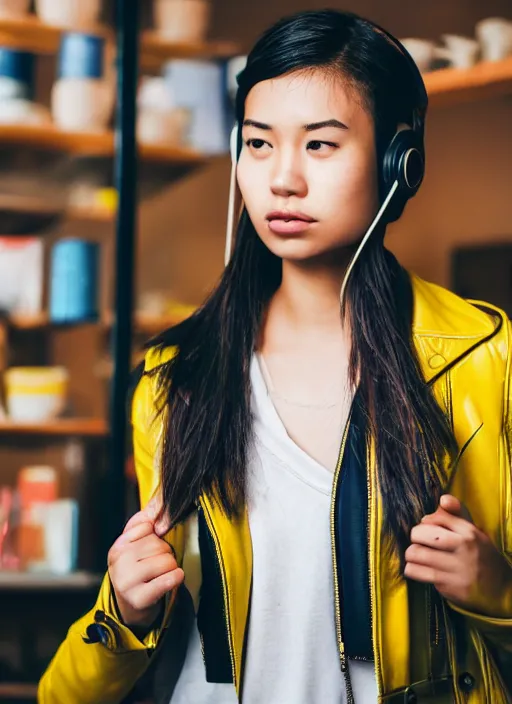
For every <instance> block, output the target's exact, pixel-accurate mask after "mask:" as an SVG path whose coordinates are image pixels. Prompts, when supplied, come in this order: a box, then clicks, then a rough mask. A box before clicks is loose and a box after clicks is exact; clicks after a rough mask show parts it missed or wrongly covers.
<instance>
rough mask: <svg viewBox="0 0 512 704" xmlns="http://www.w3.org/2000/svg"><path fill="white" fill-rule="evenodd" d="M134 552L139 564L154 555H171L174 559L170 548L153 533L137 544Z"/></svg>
mask: <svg viewBox="0 0 512 704" xmlns="http://www.w3.org/2000/svg"><path fill="white" fill-rule="evenodd" d="M136 552H137V561H139V562H140V561H141V560H146V559H147V558H148V557H155V556H156V555H172V556H173V557H174V558H175V555H174V554H173V552H172V548H171V546H170V545H169V544H168V543H166V542H165V540H162V539H161V538H159V537H158V536H157V535H155V534H154V533H153V534H152V535H150V536H148V537H147V538H145V539H144V540H141V541H139V542H138V543H137V546H136Z"/></svg>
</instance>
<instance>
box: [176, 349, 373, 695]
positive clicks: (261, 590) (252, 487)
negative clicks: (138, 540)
mask: <svg viewBox="0 0 512 704" xmlns="http://www.w3.org/2000/svg"><path fill="white" fill-rule="evenodd" d="M251 382H252V391H253V412H254V435H255V442H254V447H253V448H252V451H251V455H250V458H249V465H248V471H249V506H248V509H249V524H250V530H251V538H252V546H253V585H252V602H251V615H250V622H249V631H248V641H247V654H246V662H245V671H244V687H243V704H325V703H326V702H329V704H336V703H340V704H341V703H343V702H345V701H346V697H345V684H344V678H343V674H342V672H341V669H340V660H339V655H338V647H337V642H336V628H335V616H334V589H333V568H332V546H331V534H330V507H331V491H332V482H333V474H332V471H330V470H329V469H327V468H325V467H323V466H322V465H321V464H319V463H318V462H317V461H316V460H314V459H313V458H312V457H311V456H310V455H308V454H307V453H306V452H305V451H304V450H302V449H301V448H300V447H299V446H298V445H297V444H296V443H295V442H294V441H293V440H292V439H291V438H290V436H289V435H288V433H287V431H286V429H285V426H284V425H283V422H282V420H281V418H280V417H279V415H278V413H277V411H276V408H275V407H274V405H273V403H272V400H271V398H270V396H269V394H268V391H267V386H266V384H265V380H264V377H263V375H262V372H261V368H260V365H259V363H258V360H257V357H256V356H255V357H254V359H253V362H252V367H251ZM350 674H351V679H352V685H353V690H354V697H355V701H356V704H374V703H375V702H376V701H377V688H376V681H375V671H374V666H373V663H363V662H351V663H350ZM236 702H237V698H236V694H235V690H234V687H233V685H227V684H213V683H207V682H206V680H205V672H204V665H203V660H202V655H201V647H200V639H199V635H198V632H197V628H196V629H194V630H193V633H192V634H191V638H190V643H189V648H188V651H187V657H186V661H185V665H184V668H183V671H182V673H181V675H180V679H179V681H178V684H177V687H176V689H175V692H174V695H173V697H172V704H236Z"/></svg>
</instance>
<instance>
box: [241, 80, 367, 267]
mask: <svg viewBox="0 0 512 704" xmlns="http://www.w3.org/2000/svg"><path fill="white" fill-rule="evenodd" d="M242 134H243V148H242V153H241V155H240V160H239V163H238V171H237V174H238V183H239V186H240V190H241V193H242V197H243V199H244V202H245V205H246V208H247V211H248V213H249V216H250V218H251V220H252V223H253V225H254V227H255V229H256V231H257V233H258V235H259V236H260V237H261V239H262V240H263V242H264V243H265V244H266V245H267V247H268V248H269V249H270V250H271V251H272V252H273V253H274V254H276V255H277V256H279V257H281V258H282V259H285V260H295V261H307V260H310V259H315V258H317V257H321V256H322V255H325V254H326V253H335V252H336V251H337V250H341V249H343V248H344V247H347V246H349V245H353V244H354V243H356V242H358V241H359V240H360V239H361V238H362V236H363V235H364V233H365V231H366V230H367V229H368V227H369V226H370V224H371V222H372V220H373V218H374V217H375V215H376V212H377V210H378V205H379V203H378V181H377V168H376V152H375V136H374V125H373V119H372V117H371V115H370V114H369V112H368V111H367V110H366V109H365V108H364V107H363V101H362V99H361V97H360V96H359V94H358V93H357V91H356V90H355V89H354V88H351V87H350V86H347V85H345V84H344V82H343V81H342V80H341V79H338V78H336V77H333V75H332V74H330V73H326V72H325V71H322V70H320V69H319V70H314V71H307V72H306V71H300V72H299V71H298V72H294V73H290V74H287V75H285V76H281V77H279V78H276V79H273V80H268V81H263V82H261V83H258V84H257V85H256V86H254V88H252V90H251V91H250V93H249V95H248V96H247V100H246V103H245V120H244V125H243V133H242Z"/></svg>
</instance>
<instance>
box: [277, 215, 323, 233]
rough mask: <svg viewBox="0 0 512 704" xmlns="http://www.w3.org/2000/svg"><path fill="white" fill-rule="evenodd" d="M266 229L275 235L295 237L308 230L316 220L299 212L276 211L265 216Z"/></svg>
mask: <svg viewBox="0 0 512 704" xmlns="http://www.w3.org/2000/svg"><path fill="white" fill-rule="evenodd" d="M266 219H267V222H268V227H269V230H271V232H274V233H275V234H277V235H296V234H299V233H301V232H305V231H306V230H308V229H309V228H310V227H311V225H313V224H314V223H315V222H316V220H315V219H314V218H311V217H309V215H305V214H304V213H299V212H286V211H281V210H276V211H273V212H271V213H269V214H268V215H267V218H266Z"/></svg>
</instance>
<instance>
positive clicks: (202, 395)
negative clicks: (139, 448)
mask: <svg viewBox="0 0 512 704" xmlns="http://www.w3.org/2000/svg"><path fill="white" fill-rule="evenodd" d="M314 67H318V68H325V69H326V70H329V71H332V70H336V71H338V72H339V74H340V75H341V76H342V77H343V78H344V79H345V80H348V81H349V82H350V83H351V84H353V86H354V88H355V89H356V90H357V91H358V94H359V95H360V96H361V97H362V98H363V100H364V103H365V106H366V107H367V109H368V110H369V111H370V112H371V114H372V115H373V118H374V123H375V136H376V145H377V154H378V158H379V159H381V158H382V155H383V152H384V150H385V148H386V146H387V145H388V144H389V141H390V140H391V138H392V136H393V134H394V133H395V130H396V127H397V125H398V124H399V123H400V122H406V123H408V124H411V119H412V117H411V116H412V113H413V110H414V108H415V107H417V102H418V95H417V85H415V83H414V80H413V76H412V73H411V66H410V65H409V64H408V62H407V60H406V58H405V57H404V55H403V54H401V52H400V50H399V49H398V48H397V47H395V46H393V44H392V43H391V42H390V41H389V39H388V38H386V36H385V35H383V34H382V33H381V32H379V31H378V30H376V28H375V26H374V25H372V24H371V23H370V22H368V21H366V20H364V19H362V18H360V17H358V16H356V15H353V14H350V13H344V12H337V11H330V10H328V11H322V12H304V13H301V14H298V15H295V16H293V17H291V18H287V19H284V20H281V21H280V22H279V23H278V24H276V25H275V26H274V27H272V28H271V29H270V30H269V31H267V32H266V33H265V34H264V35H263V36H262V38H261V39H260V40H259V41H258V42H257V43H256V45H255V47H254V49H253V50H252V52H251V53H250V55H249V57H248V61H247V66H246V68H245V69H244V71H243V72H242V74H241V75H240V76H239V90H238V95H237V117H238V120H239V121H242V119H243V114H244V105H245V99H246V97H247V94H248V93H249V91H250V90H251V88H252V87H253V86H254V85H255V84H257V83H259V82H260V81H263V80H267V79H271V78H275V77H277V76H281V75H283V74H285V73H289V72H291V71H295V70H301V69H307V68H314ZM403 205H404V204H401V206H400V205H399V210H398V211H396V210H395V213H394V215H393V219H394V218H396V217H398V216H399V215H400V213H401V210H402V209H403ZM384 232H385V227H383V228H381V232H380V233H376V234H375V235H374V237H373V239H372V240H371V242H370V243H369V244H368V246H367V249H366V250H365V252H364V254H363V256H362V257H361V259H360V260H359V261H358V263H357V264H356V266H355V268H354V271H353V275H352V278H351V280H350V284H349V286H348V289H347V299H346V300H347V308H346V315H347V316H348V319H349V322H350V326H351V327H350V329H351V332H352V340H353V343H352V350H351V359H350V369H351V376H352V381H353V382H354V383H355V382H356V379H357V383H358V399H359V401H360V403H361V405H362V407H363V410H364V411H365V413H366V416H367V419H368V430H367V432H368V440H369V439H370V437H371V438H372V439H373V441H374V444H375V452H376V460H377V471H378V480H379V489H380V492H381V496H382V499H383V503H384V513H385V527H386V531H387V534H388V536H389V537H394V539H395V541H396V543H397V544H398V545H399V547H400V549H401V550H400V551H401V553H402V554H403V550H404V548H405V547H406V546H407V544H408V542H409V532H410V529H411V527H412V526H413V525H414V524H415V523H416V522H417V521H419V519H420V518H421V517H422V515H424V514H425V513H428V512H431V511H433V510H434V508H435V505H436V502H437V500H438V498H439V496H440V494H441V491H442V486H443V482H444V472H443V466H444V461H445V460H446V456H447V454H448V455H450V454H451V453H453V452H454V448H455V444H454V443H455V441H454V439H453V435H452V432H451V430H450V427H449V424H448V421H447V418H446V417H445V415H444V413H443V412H442V410H441V409H440V407H439V406H438V405H437V403H436V401H435V399H434V397H433V394H432V392H431V390H430V388H429V387H428V386H427V385H426V384H425V382H424V380H423V378H422V375H421V372H420V369H419V365H418V361H417V359H416V356H415V351H414V348H413V344H412V341H411V314H412V313H411V311H412V293H411V286H410V283H409V279H408V277H407V275H406V274H405V272H404V271H403V270H402V269H401V267H400V266H399V265H398V263H397V262H396V260H395V259H394V257H393V256H392V255H391V254H390V253H389V252H387V251H386V250H385V248H384V246H383V237H384ZM281 271H282V264H281V260H280V259H279V258H278V257H276V256H275V255H273V254H272V253H271V252H270V251H269V250H268V249H267V247H266V246H265V245H264V244H263V243H262V241H261V240H260V238H259V237H258V235H257V233H256V231H255V229H254V227H253V225H252V223H251V221H250V219H249V217H248V215H247V213H246V212H245V211H244V212H243V213H242V216H241V220H240V223H239V227H238V232H237V238H236V244H235V248H234V253H233V256H232V259H231V262H230V264H229V265H228V266H227V268H226V269H225V271H224V273H223V276H222V278H221V280H220V282H219V284H218V285H217V287H216V288H215V290H214V291H213V293H212V294H211V295H210V296H209V298H208V299H207V301H206V302H205V303H204V305H203V306H202V307H201V308H200V309H199V310H198V311H197V312H196V313H195V314H194V315H193V316H192V317H191V318H189V319H188V320H187V321H185V322H184V323H183V324H181V325H179V326H177V327H175V328H173V329H171V330H169V331H167V332H166V333H164V334H163V335H161V336H160V337H159V338H158V339H157V340H156V341H155V342H156V344H159V345H162V346H169V345H176V346H177V354H176V355H175V357H174V358H173V359H172V361H170V362H168V363H166V364H164V365H163V366H161V367H160V368H159V369H157V371H156V373H157V374H158V381H159V389H160V392H161V394H160V397H159V399H160V403H161V409H162V411H163V412H164V413H165V419H166V430H165V435H164V447H163V459H162V486H163V497H164V505H165V508H166V509H167V510H168V511H169V513H170V516H171V518H172V520H173V522H174V523H178V522H180V521H182V520H183V519H184V518H185V517H186V516H187V515H188V514H189V513H190V511H191V510H192V509H193V507H194V505H195V503H196V502H197V499H198V497H199V496H200V495H201V493H203V492H206V493H207V494H208V495H210V496H211V497H212V498H213V499H214V500H216V501H218V502H219V503H220V504H221V506H222V507H223V510H224V511H225V513H226V514H227V515H228V516H229V517H230V518H231V519H235V518H236V517H237V516H239V515H240V512H241V511H242V510H243V508H244V506H245V503H246V498H247V497H246V460H247V451H248V447H249V443H250V441H251V433H252V417H251V385H250V373H249V371H250V362H251V357H252V355H253V352H254V347H255V343H256V339H257V336H258V334H259V331H260V325H261V321H262V316H263V312H264V310H265V308H266V306H267V305H268V302H269V301H270V299H271V297H272V296H273V294H274V293H275V292H276V290H277V289H278V287H279V285H280V282H281ZM312 361H313V363H314V360H312Z"/></svg>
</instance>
